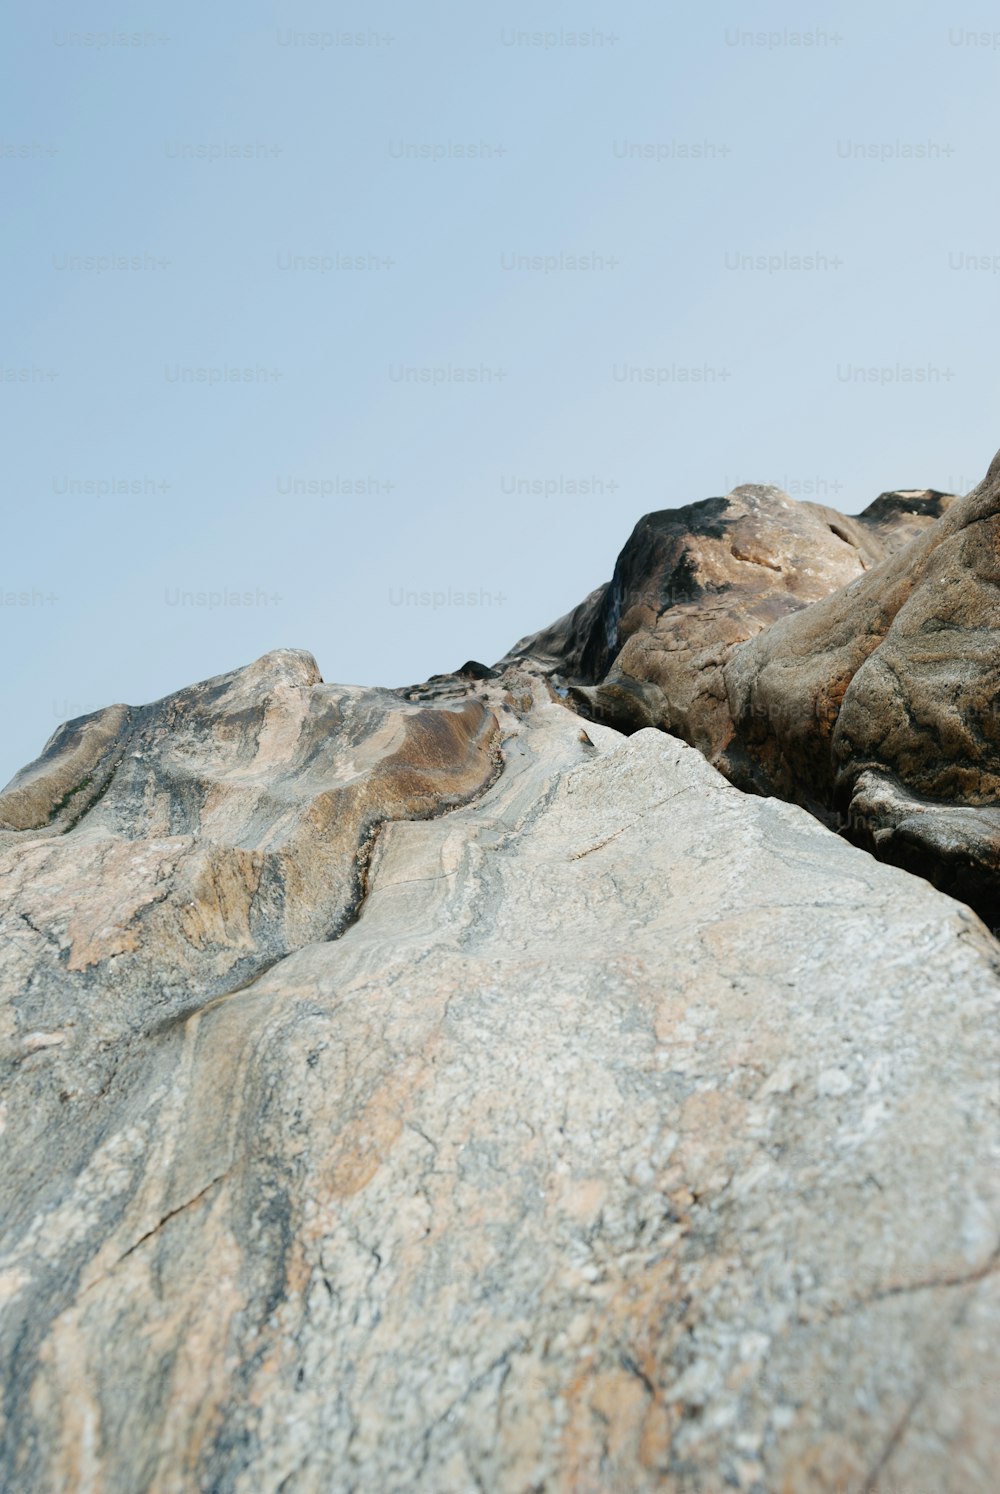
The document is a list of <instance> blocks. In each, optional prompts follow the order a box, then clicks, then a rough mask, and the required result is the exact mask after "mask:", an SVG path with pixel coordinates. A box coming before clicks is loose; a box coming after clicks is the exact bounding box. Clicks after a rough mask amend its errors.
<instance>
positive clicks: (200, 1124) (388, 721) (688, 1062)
mask: <svg viewBox="0 0 1000 1494" xmlns="http://www.w3.org/2000/svg"><path fill="white" fill-rule="evenodd" d="M450 695H455V696H456V697H457V698H455V699H451V698H449V696H450ZM497 736H499V737H500V738H501V750H502V756H503V772H502V774H501V775H500V776H499V778H495V776H494V769H493V757H494V744H495V741H496V738H497ZM137 753H139V754H141V755H140V756H136V755H135V754H137ZM67 756H68V757H70V758H71V759H72V768H70V767H69V766H68V763H67ZM78 771H82V772H83V774H84V778H88V777H89V778H90V779H92V780H93V782H94V783H99V785H100V787H103V790H104V792H103V797H101V798H100V799H95V800H94V801H93V802H92V803H91V804H90V807H89V808H88V810H87V812H86V813H85V814H84V815H83V816H82V818H79V819H77V820H76V821H75V822H73V823H71V820H72V815H73V814H75V812H76V804H73V800H76V801H77V804H78V803H80V802H82V800H81V798H80V794H77V795H73V796H72V799H71V800H70V801H66V795H67V793H69V792H70V790H71V789H72V787H73V786H74V785H73V783H72V780H73V779H74V777H75V776H76V774H77V772H78ZM428 779H429V780H430V783H429V784H428V782H427V780H428ZM98 791H99V790H98ZM83 792H84V790H81V791H80V793H81V794H82V793H83ZM11 793H12V795H13V797H8V798H7V799H6V801H5V802H6V804H7V806H8V807H7V808H6V809H5V811H4V813H5V815H6V818H7V823H8V824H12V823H15V822H16V823H17V824H19V825H20V826H21V828H20V829H19V830H11V831H10V832H9V835H8V842H7V846H6V848H5V849H6V855H7V881H6V882H5V883H4V884H3V887H4V891H5V895H6V898H7V907H8V908H9V909H10V912H9V915H8V918H9V921H8V922H7V924H6V925H5V933H6V934H7V939H8V949H9V953H10V958H11V961H12V963H11V964H10V965H9V967H8V969H9V974H8V975H7V976H6V977H5V979H6V986H5V988H4V1005H3V1010H4V1013H5V1022H6V1024H7V1026H6V1036H5V1046H6V1054H7V1072H6V1075H5V1078H4V1085H3V1091H2V1093H3V1110H2V1123H3V1125H4V1127H5V1129H4V1131H3V1154H2V1158H0V1248H2V1256H0V1305H2V1310H0V1350H2V1355H3V1358H2V1362H0V1363H2V1378H3V1386H4V1394H3V1398H2V1401H0V1406H2V1410H0V1459H2V1461H0V1487H3V1488H5V1489H6V1488H10V1489H17V1490H19V1491H20V1490H32V1491H35V1490H39V1491H49V1490H52V1491H56V1490H59V1491H62V1490H66V1489H79V1490H84V1489H86V1490H95V1491H101V1494H119V1491H120V1494H126V1491H127V1494H134V1491H137V1490H155V1491H157V1494H187V1491H190V1490H194V1489H201V1490H227V1491H234V1494H240V1491H246V1494H270V1491H275V1494H277V1491H278V1490H282V1491H285V1494H313V1491H316V1490H323V1491H334V1490H343V1491H349V1490H350V1491H359V1494H360V1491H363V1494H367V1491H369V1490H376V1489H377V1490H379V1491H393V1490H397V1491H402V1490H427V1491H434V1494H439V1491H452V1490H455V1491H465V1490H471V1489H475V1488H482V1489H490V1490H499V1491H518V1494H520V1491H527V1490H537V1489H545V1490H560V1491H562V1490H565V1491H567V1494H570V1491H571V1494H606V1491H628V1494H641V1491H644V1490H667V1491H673V1494H694V1491H698V1494H717V1491H719V1490H720V1489H722V1488H724V1487H727V1488H736V1489H744V1490H748V1491H754V1494H761V1491H763V1490H781V1491H789V1494H790V1491H795V1494H799V1491H820V1490H822V1491H849V1494H862V1491H868V1494H871V1491H875V1490H878V1491H886V1494H888V1491H894V1494H895V1491H900V1490H905V1491H906V1494H940V1491H941V1490H943V1489H948V1490H949V1494H986V1491H987V1490H989V1491H992V1490H993V1488H994V1487H995V1473H996V1467H997V1466H998V1462H1000V1427H998V1396H997V1393H996V1392H997V1371H998V1356H997V1347H996V1345H997V1342H998V1329H1000V1253H998V1241H1000V1168H998V1166H997V1162H998V1152H1000V1127H998V1115H997V1109H998V1085H997V1074H998V1066H997V1065H998V1058H1000V1053H998V1046H1000V1042H998V1024H997V1016H998V1010H997V1008H998V996H1000V974H998V954H1000V949H998V946H997V945H996V944H995V943H994V941H993V940H992V939H991V938H990V937H989V935H988V934H987V932H986V931H985V930H984V929H983V927H982V925H981V924H980V923H979V922H978V920H977V919H976V918H975V917H974V915H972V914H971V913H970V912H969V911H968V910H967V909H965V908H963V907H962V906H960V905H959V904H957V903H955V902H953V901H951V900H950V899H948V898H946V897H944V896H943V895H942V894H940V893H939V892H937V891H935V890H934V889H933V888H932V887H930V886H929V885H928V884H927V883H925V882H923V881H920V880H918V879H916V878H913V877H911V876H910V875H908V874H907V873H906V872H904V871H902V870H898V869H896V868H894V867H887V866H882V865H880V864H879V863H878V862H876V861H875V860H873V859H872V858H871V857H870V856H868V855H867V854H866V853H865V852H863V851H861V850H859V849H856V848H855V847H852V846H850V845H848V844H846V843H845V842H844V841H843V840H841V839H838V838H837V837H836V836H834V835H831V834H830V833H829V832H828V831H827V830H826V829H824V828H823V827H822V826H821V825H820V824H818V823H817V822H816V821H815V820H814V819H813V818H811V817H810V816H808V815H807V814H805V813H804V812H803V811H802V810H801V809H799V808H796V807H795V806H792V805H786V804H782V803H779V802H777V801H774V800H768V799H759V798H753V797H748V796H744V795H741V794H740V793H739V792H738V791H737V790H735V789H734V788H732V787H731V786H730V785H728V784H727V783H726V782H725V781H724V780H723V779H722V778H721V777H720V776H719V775H718V774H717V773H716V772H715V771H714V769H712V768H711V767H710V766H709V765H708V764H707V763H706V762H705V761H704V760H703V758H702V757H701V756H699V755H698V754H697V753H695V752H694V751H692V750H691V749H690V748H688V747H686V746H684V745H683V744H682V743H680V742H678V741H676V740H674V739H673V738H671V737H669V736H667V735H665V734H664V733H662V732H658V731H657V732H653V731H640V732H638V733H637V734H636V735H633V736H631V737H629V738H627V739H625V738H623V737H621V736H620V735H619V734H618V733H616V732H613V731H611V730H609V729H607V728H605V727H602V726H600V725H597V724H594V725H591V724H588V725H587V727H586V729H585V730H583V731H581V723H580V720H579V718H578V717H575V716H574V715H572V714H571V713H570V712H568V711H566V710H565V709H564V708H563V707H562V706H561V705H558V704H555V703H553V702H552V701H551V699H550V697H549V691H548V689H547V688H546V687H545V686H544V684H542V683H540V682H538V681H534V680H532V678H531V676H530V675H529V674H527V673H526V672H523V671H522V672H518V671H517V670H515V669H508V670H506V671H505V672H504V674H503V675H502V677H498V678H486V679H478V680H477V679H476V678H475V672H474V671H471V672H467V677H466V678H465V679H464V680H460V681H455V682H452V683H451V684H449V683H448V682H447V681H445V680H441V681H438V683H437V685H436V686H435V687H434V689H433V690H432V691H431V694H430V697H429V698H428V699H426V700H424V701H422V702H421V701H410V702H408V701H403V700H402V699H401V698H399V697H391V696H388V695H387V694H386V693H385V692H371V693H369V692H351V691H340V690H337V689H336V688H333V687H326V686H322V685H321V684H319V682H318V680H317V679H316V676H315V673H314V671H313V669H312V666H311V663H310V661H309V660H308V656H302V655H288V654H285V655H281V656H278V657H275V656H269V658H268V659H267V660H265V661H262V663H261V664H259V665H257V666H254V668H253V669H252V670H250V671H244V672H241V673H239V674H237V675H233V676H228V677H226V679H225V680H223V681H214V682H210V684H209V685H207V686H201V687H198V688H197V689H196V690H194V691H190V692H182V693H181V694H180V695H179V696H176V697H173V698H172V701H171V702H163V703H161V704H160V705H159V706H157V707H155V708H149V711H148V713H144V712H139V713H132V714H131V715H130V716H129V717H128V719H127V720H126V718H125V717H124V716H122V717H118V716H116V717H107V718H105V716H104V715H102V716H101V717H100V719H99V720H98V721H96V722H93V723H92V725H90V726H88V727H87V728H86V729H84V728H83V727H80V726H78V727H77V728H75V729H72V730H68V731H67V733H66V735H65V736H64V737H57V739H56V741H55V743H54V744H53V747H52V749H51V750H50V753H49V754H48V758H47V760H45V759H43V762H42V764H41V766H40V767H39V768H38V769H36V770H32V771H31V773H30V774H29V775H28V777H26V778H25V777H22V778H21V780H20V781H19V783H18V784H17V785H16V786H15V788H14V789H13V790H12V791H11ZM86 793H87V794H88V795H89V794H90V787H88V788H87V789H86ZM338 794H342V795H345V796H346V797H344V798H336V796H337V795H338ZM472 794H478V797H476V798H475V800H474V801H470V802H469V803H468V804H467V805H466V806H465V807H458V808H454V809H452V810H451V812H449V813H438V812H439V811H441V810H442V809H443V808H445V807H446V806H447V805H448V804H449V803H450V804H454V803H456V802H457V801H458V800H459V799H463V798H470V796H471V795H472ZM70 805H72V811H71V810H70ZM431 813H437V817H436V818H427V817H426V816H427V815H428V814H431ZM50 815H54V818H53V819H52V820H51V822H49V816H50ZM407 816H410V818H407ZM413 816H422V818H413ZM376 819H380V820H381V821H382V829H381V833H380V834H379V836H378V838H377V840H376V842H375V847H374V851H373V852H372V854H371V857H370V865H369V867H368V873H367V896H366V897H365V899H364V901H363V903H361V905H360V914H359V916H356V917H354V921H353V922H352V921H350V920H351V916H352V915H353V914H357V913H358V909H357V907H356V906H355V903H356V896H355V895H354V894H353V893H352V892H351V891H350V888H352V887H354V886H355V885H356V884H355V879H356V876H357V869H358V866H359V864H360V860H359V851H358V847H359V845H360V844H361V841H362V827H364V826H365V825H369V826H370V825H373V824H374V822H375V820H376ZM42 820H44V821H45V822H46V824H45V825H44V826H43V827H42V828H39V829H34V828H32V827H31V822H32V821H35V822H40V821H42ZM26 821H27V822H28V823H27V824H26V823H25V822H26ZM196 831H197V832H198V835H197V837H196ZM196 838H197V840H199V841H209V842H210V846H209V847H203V848H202V850H200V851H199V850H198V849H197V848H196V846H195V845H193V844H191V842H193V841H194V840H195V839H196ZM161 840H170V841H177V842H179V844H178V845H177V846H176V848H174V849H173V850H172V851H171V854H170V856H169V857H167V858H166V859H164V856H163V854H162V847H161V845H160V842H161ZM136 842H138V844H139V845H140V847H141V851H140V855H141V858H143V859H142V864H136V863H135V862H134V861H133V859H132V856H131V853H130V852H129V849H128V847H129V845H130V844H132V845H133V846H134V845H135V844H136ZM123 847H124V849H123ZM199 855H202V856H205V857H208V858H209V861H208V863H205V862H201V861H199V860H198V857H199ZM213 856H214V857H216V858H217V859H218V860H219V862H220V864H221V865H222V866H223V867H224V868H226V870H224V871H220V872H218V873H216V872H214V871H213V870H211V869H210V868H211V867H212V866H213V865H214V862H212V860H211V858H212V857H213ZM241 857H249V858H253V857H260V858H261V861H260V866H259V868H258V863H256V862H254V863H253V866H254V870H253V873H252V875H253V876H254V877H256V876H257V875H258V871H259V874H260V876H263V875H264V870H263V868H264V867H265V866H266V865H268V864H270V863H269V861H268V858H273V857H278V858H281V857H284V858H285V863H284V864H285V866H286V868H287V867H291V868H294V867H295V866H300V867H301V868H302V869H303V875H302V877H301V878H297V877H296V876H295V875H293V874H292V873H291V872H290V871H287V870H286V871H285V872H283V874H282V875H281V876H278V875H275V877H274V883H273V886H274V892H273V894H272V896H271V900H270V903H269V906H268V908H267V910H266V912H265V911H264V910H263V909H261V911H260V913H259V915H256V916H259V919H260V920H261V924H257V923H255V915H254V913H253V912H252V911H248V908H249V903H248V900H247V896H246V894H245V892H244V891H243V890H241V889H242V888H243V886H244V885H245V883H246V880H247V874H246V873H245V871H244V862H243V861H242V860H241V859H240V858H241ZM50 858H61V859H59V860H58V861H55V860H51V859H50ZM168 865H169V867H170V870H169V871H167V870H163V868H166V867H167V866H168ZM24 866H27V867H29V868H31V872H30V875H27V874H25V873H24V871H23V867H24ZM232 883H235V884H236V887H237V891H236V893H231V892H230V890H229V888H230V885H231V884H232ZM223 884H224V887H225V890H223ZM152 887H155V888H156V889H157V891H156V898H157V901H156V902H155V904H154V903H147V902H146V901H144V899H146V897H147V894H148V892H149V890H150V888H152ZM296 899H299V901H298V902H296ZM88 900H89V901H88ZM230 901H232V902H233V903H234V904H235V906H236V909H237V911H236V913H234V914H232V915H231V916H229V915H228V914H227V913H226V911H225V910H226V909H228V908H229V907H230ZM320 904H322V914H321V916H319V915H318V914H317V916H315V917H313V916H312V913H311V912H310V906H312V909H313V911H315V909H316V908H318V907H319V905H320ZM140 905H141V906H140ZM83 908H87V909H88V910H89V911H88V914H87V917H86V918H85V919H83V918H82V916H81V911H80V910H81V909H83ZM22 909H28V910H29V913H28V917H29V919H30V923H29V922H27V921H25V918H24V916H23V913H22V911H21V910H22ZM142 909H148V910H149V911H148V912H143V911H142ZM77 919H78V920H79V922H80V927H79V928H77V927H76V924H75V923H74V920H77ZM268 919H270V920H271V922H270V923H269V924H268V930H269V932H268V934H267V937H264V936H262V935H261V934H260V933H259V932H257V930H258V929H259V927H261V926H262V925H263V923H266V921H267V920H268ZM137 920H138V921H139V922H138V935H139V936H138V937H137V938H136V939H135V940H134V941H133V938H132V935H133V934H135V933H136V929H137ZM32 925H35V927H33V926H32ZM248 929H249V933H248V932H247V931H248ZM291 931H294V933H293V932H291ZM338 932H339V937H335V938H334V937H330V936H332V935H334V934H338ZM95 941H96V942H95ZM254 941H256V943H255V942H254ZM133 945H134V947H133ZM251 945H253V948H252V949H251V947H250V946H251ZM295 946H298V947H295ZM285 950H287V951H288V952H285ZM92 956H94V957H92ZM258 958H259V959H260V960H261V961H262V962H263V963H266V964H268V965H269V968H266V969H265V968H261V967H258V968H256V969H255V968H254V964H253V962H254V961H256V960H257V959H258ZM161 959H162V962H163V966H164V968H169V969H170V971H171V972H172V973H171V975H170V977H169V980H167V979H163V980H161V979H160V978H159V977H158V976H157V975H156V970H157V968H158V962H159V961H160V960H161ZM248 960H249V961H250V966H249V974H248V973H247V972H248V965H247V964H246V961H248ZM144 961H145V962H146V963H145V964H144V963H143V962H144ZM71 965H72V966H74V968H73V969H70V966H71ZM77 966H79V967H80V968H79V969H77V968H75V967H77ZM227 971H228V974H227ZM167 986H169V995H168V996H167V997H166V998H165V995H164V991H165V989H166V988H167ZM95 1034H96V1036H95ZM98 1073H99V1074H100V1076H101V1080H100V1084H98V1085H95V1084H94V1083H93V1082H92V1076H93V1075H94V1074H98ZM36 1115H41V1116H43V1117H44V1129H42V1127H41V1125H38V1126H36V1125H35V1121H34V1117H35V1116H36Z"/></svg>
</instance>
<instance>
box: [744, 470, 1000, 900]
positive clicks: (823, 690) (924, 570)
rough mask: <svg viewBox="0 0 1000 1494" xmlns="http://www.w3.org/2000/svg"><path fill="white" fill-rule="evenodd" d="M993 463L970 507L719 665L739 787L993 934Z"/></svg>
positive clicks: (998, 664)
mask: <svg viewBox="0 0 1000 1494" xmlns="http://www.w3.org/2000/svg"><path fill="white" fill-rule="evenodd" d="M998 598H1000V459H998V460H997V461H995V462H994V463H993V465H992V467H991V468H990V472H989V474H988V476H987V477H986V478H985V479H984V481H983V482H982V483H981V484H980V485H979V487H978V488H975V489H974V490H973V492H971V493H970V494H969V495H968V496H967V497H966V498H962V499H960V500H958V501H957V502H955V503H954V504H952V505H951V506H950V508H949V509H948V511H947V512H946V513H945V514H944V516H943V517H942V518H941V519H940V520H939V521H938V522H937V523H935V524H934V525H933V526H932V527H930V528H929V529H926V530H925V531H924V532H923V533H922V534H918V535H917V536H916V537H915V538H914V539H912V540H911V541H910V542H909V543H908V544H907V545H906V546H905V548H904V549H902V550H901V551H900V552H899V553H898V554H897V555H896V556H895V557H893V558H891V559H889V560H887V561H885V562H883V563H882V564H881V565H880V566H878V567H877V568H875V569H874V570H872V571H870V572H868V574H866V575H865V576H864V577H862V578H860V579H858V580H856V581H854V582H853V583H852V584H851V585H849V586H848V587H847V588H845V589H844V590H841V591H839V592H836V593H834V594H833V595H832V596H830V597H828V598H826V599H825V600H823V601H820V602H817V603H816V604H815V605H814V606H812V607H810V608H809V609H808V610H807V611H804V612H802V613H799V614H798V615H796V616H795V617H787V618H784V619H782V620H780V621H779V622H776V623H775V624H774V626H773V627H772V628H770V629H768V631H767V632H766V633H762V634H761V635H759V636H758V637H757V638H755V639H753V640H752V642H750V643H748V644H747V645H746V646H745V647H743V648H742V649H740V650H738V651H737V652H736V653H735V654H734V655H733V657H732V658H731V660H730V661H729V663H728V664H727V666H726V668H725V682H726V690H727V695H728V701H729V706H730V710H731V713H732V716H733V719H734V721H735V723H736V729H737V733H738V736H739V740H740V743H741V745H742V748H743V749H744V750H745V752H746V756H747V759H748V760H749V776H751V777H752V779H753V781H754V783H755V785H756V786H757V787H758V788H761V789H762V790H763V791H765V792H768V793H777V794H781V795H782V796H783V797H785V798H789V799H794V800H797V801H798V802H800V803H804V804H808V805H810V806H813V805H816V804H819V805H821V806H824V807H826V808H827V809H829V810H831V811H834V812H837V813H839V815H840V816H841V818H842V820H843V821H844V822H846V823H847V824H848V825H849V826H850V829H851V833H852V834H853V835H855V836H856V837H857V838H858V839H859V840H860V841H861V843H863V844H865V845H868V846H870V847H871V848H872V849H873V850H874V851H875V852H876V854H877V855H878V856H880V857H881V858H883V859H885V860H888V861H893V862H896V863H897V864H900V865H903V866H907V867H909V868H910V869H912V870H914V871H918V872H920V873H921V874H922V875H925V876H928V877H930V878H931V879H932V880H933V881H935V882H936V883H937V884H938V885H940V886H941V887H943V888H945V889H946V890H948V891H950V892H953V893H954V894H955V895H957V896H959V897H962V898H963V899H964V900H966V901H968V902H970V903H971V904H972V905H973V906H975V907H976V908H977V910H978V911H979V912H981V913H982V915H983V917H984V918H986V919H987V920H988V921H989V923H990V924H991V926H996V925H997V924H1000V897H998V892H1000V882H998V873H1000V649H998V638H1000V634H998V630H997V624H998V619H1000V609H998Z"/></svg>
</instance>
